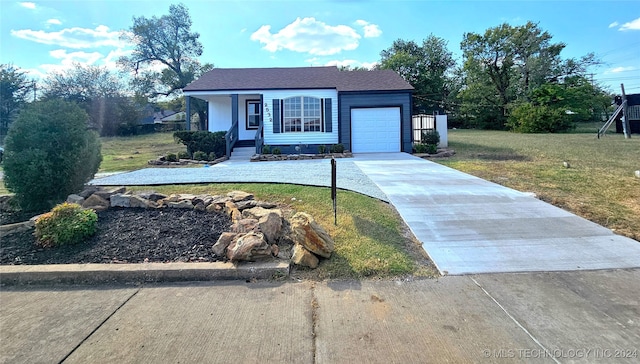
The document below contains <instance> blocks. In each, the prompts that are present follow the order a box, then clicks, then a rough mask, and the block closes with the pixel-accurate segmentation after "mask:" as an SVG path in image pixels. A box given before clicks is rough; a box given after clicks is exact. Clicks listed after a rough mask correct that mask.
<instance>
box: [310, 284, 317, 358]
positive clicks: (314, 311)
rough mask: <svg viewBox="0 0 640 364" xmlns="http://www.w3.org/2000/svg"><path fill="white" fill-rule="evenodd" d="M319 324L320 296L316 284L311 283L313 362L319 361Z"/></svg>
mask: <svg viewBox="0 0 640 364" xmlns="http://www.w3.org/2000/svg"><path fill="white" fill-rule="evenodd" d="M317 325H318V298H317V297H316V285H315V283H312V284H311V347H312V350H313V363H314V364H315V363H316V362H317V347H316V329H317Z"/></svg>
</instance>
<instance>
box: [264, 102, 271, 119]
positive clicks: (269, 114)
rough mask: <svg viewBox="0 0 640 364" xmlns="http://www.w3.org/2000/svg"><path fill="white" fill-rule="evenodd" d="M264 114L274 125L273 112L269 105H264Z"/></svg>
mask: <svg viewBox="0 0 640 364" xmlns="http://www.w3.org/2000/svg"><path fill="white" fill-rule="evenodd" d="M264 114H265V115H266V116H267V119H268V120H269V122H270V123H273V117H272V116H271V110H269V104H268V103H266V102H265V103H264Z"/></svg>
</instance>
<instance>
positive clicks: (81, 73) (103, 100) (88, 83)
mask: <svg viewBox="0 0 640 364" xmlns="http://www.w3.org/2000/svg"><path fill="white" fill-rule="evenodd" d="M123 88H124V87H123V85H122V82H121V81H120V80H119V78H118V77H117V76H116V75H114V74H113V73H112V72H111V71H109V69H107V68H106V67H99V66H91V65H82V64H79V63H74V64H73V67H72V68H70V69H69V70H66V71H60V72H55V73H52V74H50V75H49V76H48V77H47V78H46V79H45V81H44V87H43V93H42V97H41V98H42V99H43V100H51V99H63V100H66V101H72V102H74V103H76V104H77V105H78V106H80V107H81V108H82V109H84V110H85V111H86V112H87V113H88V114H89V117H90V125H91V126H92V127H93V128H95V129H96V130H98V131H99V132H100V135H103V136H112V135H115V134H114V132H113V131H114V130H116V129H117V127H118V125H119V124H121V123H122V122H123V121H122V120H121V119H122V118H123V117H128V116H129V115H123V114H122V113H121V112H120V111H119V110H120V109H122V105H120V104H121V103H127V102H128V100H127V98H125V97H124V96H123V92H122V89H123ZM132 116H133V117H135V116H136V115H132Z"/></svg>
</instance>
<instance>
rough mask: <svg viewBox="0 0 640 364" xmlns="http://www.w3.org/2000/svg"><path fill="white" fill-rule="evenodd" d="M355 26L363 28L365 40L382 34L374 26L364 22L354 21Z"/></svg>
mask: <svg viewBox="0 0 640 364" xmlns="http://www.w3.org/2000/svg"><path fill="white" fill-rule="evenodd" d="M356 24H357V25H360V26H361V27H363V28H364V37H365V38H376V37H379V36H380V35H381V34H382V30H380V27H379V26H377V25H376V24H371V23H369V22H367V21H365V20H356Z"/></svg>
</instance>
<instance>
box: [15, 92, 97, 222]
mask: <svg viewBox="0 0 640 364" xmlns="http://www.w3.org/2000/svg"><path fill="white" fill-rule="evenodd" d="M87 119H88V115H87V113H86V112H84V110H82V109H81V108H80V107H79V106H78V105H76V104H75V103H71V102H66V101H62V100H49V101H38V102H34V103H32V104H31V105H29V106H28V107H26V108H25V109H24V110H23V111H22V112H20V115H19V116H18V118H17V119H16V121H15V122H14V123H13V124H12V125H11V128H10V129H9V134H8V135H7V138H6V140H5V142H6V143H5V154H4V174H5V175H4V182H5V186H6V187H7V189H8V190H9V191H11V192H14V193H15V197H16V200H17V202H18V204H19V205H20V206H21V207H22V208H23V209H24V210H43V209H48V208H51V207H52V206H54V205H55V204H57V203H59V202H62V201H64V200H65V199H66V197H67V195H69V194H71V193H75V192H78V191H80V190H81V189H82V187H83V185H84V184H85V183H86V182H88V181H89V180H90V179H91V178H92V177H93V176H94V175H95V173H96V172H97V171H98V167H99V166H100V162H101V161H102V156H101V154H100V141H99V140H98V138H97V136H96V134H95V133H94V132H93V131H91V130H88V129H87Z"/></svg>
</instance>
